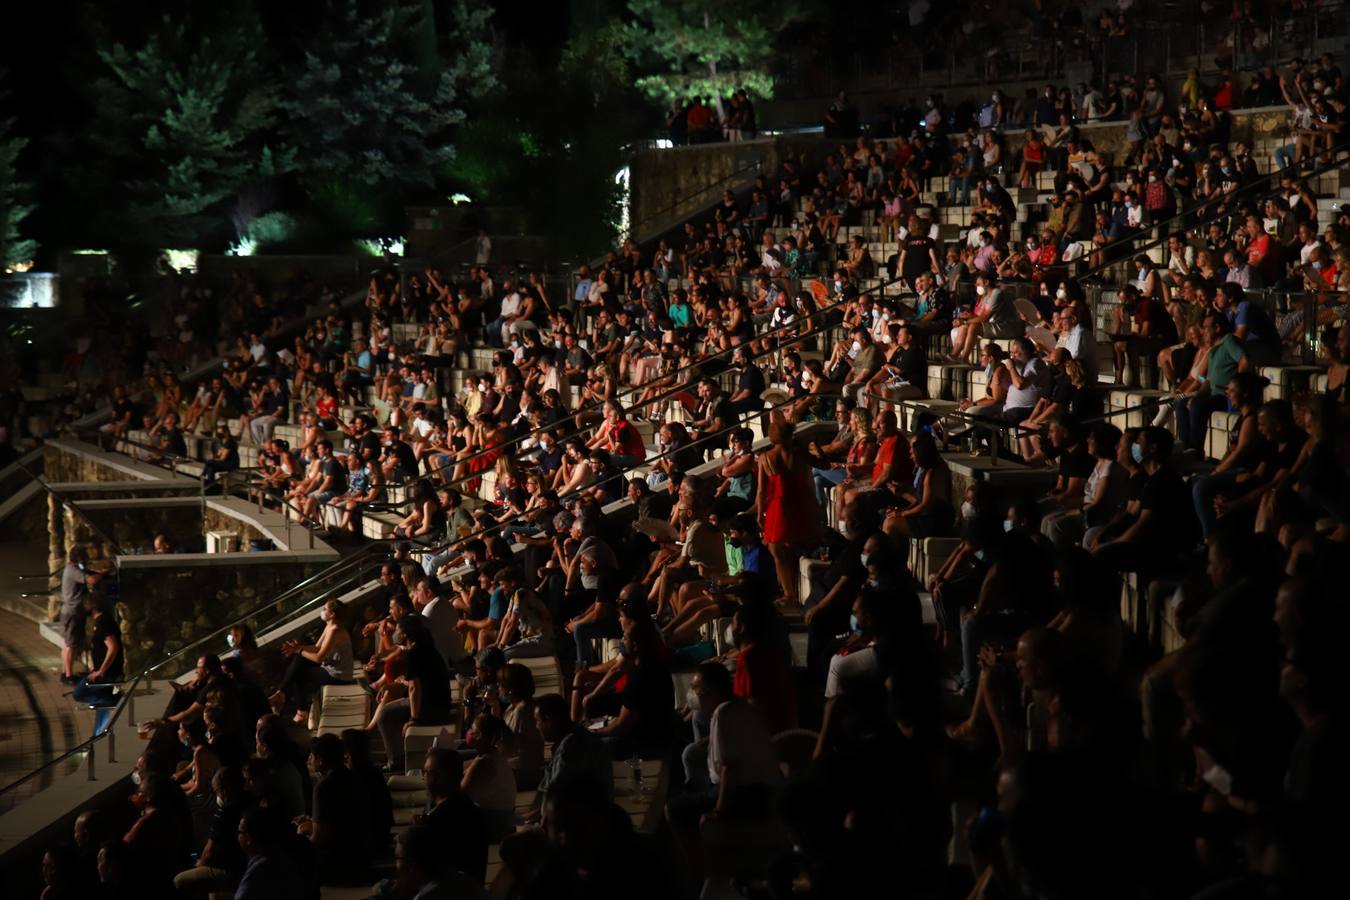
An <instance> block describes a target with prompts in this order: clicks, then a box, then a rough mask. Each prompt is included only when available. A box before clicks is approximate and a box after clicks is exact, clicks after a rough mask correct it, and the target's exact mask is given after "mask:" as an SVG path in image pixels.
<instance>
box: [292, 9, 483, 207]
mask: <svg viewBox="0 0 1350 900" xmlns="http://www.w3.org/2000/svg"><path fill="white" fill-rule="evenodd" d="M490 15H491V10H490V8H487V7H480V6H477V5H472V6H471V5H470V4H469V3H468V2H466V0H460V2H459V3H457V4H456V14H455V17H454V18H455V26H454V28H453V30H452V32H451V33H450V34H449V35H448V36H447V44H448V45H451V46H450V52H451V54H452V55H451V56H450V58H449V59H448V61H446V62H445V63H444V64H443V65H442V67H441V69H440V71H439V72H437V73H434V74H435V77H434V78H433V79H430V85H431V87H430V89H425V88H423V87H422V85H424V84H426V83H427V81H428V80H427V79H426V78H425V77H424V75H425V74H426V73H424V72H422V71H419V70H418V69H417V68H416V64H415V62H414V61H413V60H411V59H410V58H408V57H409V55H410V54H409V53H408V51H407V50H406V42H405V41H404V40H403V39H404V37H405V36H406V35H408V34H410V33H415V32H417V31H419V30H421V29H425V28H428V27H431V23H430V22H429V21H428V20H427V12H426V8H425V5H424V4H422V3H421V2H418V0H391V2H388V3H387V4H385V5H383V6H381V7H379V8H377V9H373V10H370V11H362V10H359V9H358V6H357V3H356V2H355V0H341V2H339V3H336V4H335V5H334V7H333V11H332V13H331V14H330V19H329V21H328V22H327V23H325V25H324V26H323V27H322V28H321V29H320V30H319V32H318V33H317V34H316V35H315V40H314V41H313V44H312V46H311V49H310V50H308V51H307V53H306V55H305V62H304V64H303V65H302V66H301V68H300V70H299V71H298V72H296V73H295V75H294V77H293V78H291V79H290V87H289V88H288V90H287V92H286V95H285V97H284V98H283V100H282V106H283V108H284V109H285V111H286V112H287V114H288V117H289V119H290V128H289V132H290V134H291V141H292V142H293V144H294V145H295V146H296V148H297V149H298V151H299V154H300V158H301V159H303V160H304V161H305V166H304V169H305V172H306V173H307V174H313V175H316V176H319V177H325V178H334V177H335V178H337V179H339V180H341V181H345V182H355V183H358V184H364V185H367V186H374V185H401V186H407V187H412V186H416V187H429V186H431V185H432V183H433V181H434V173H435V171H436V169H437V168H438V167H439V166H441V165H442V164H444V163H445V162H448V161H449V160H450V159H452V158H453V156H454V147H453V145H452V143H451V128H452V127H453V126H455V125H457V124H459V123H460V122H462V121H463V120H464V110H463V108H462V106H461V102H462V99H464V98H473V97H475V96H481V94H482V93H485V92H486V91H488V90H491V89H492V88H493V87H495V86H496V81H495V78H494V76H493V74H492V48H491V44H490V43H488V42H485V41H484V39H483V38H484V36H485V35H486V33H487V29H488V18H489V17H490Z"/></svg>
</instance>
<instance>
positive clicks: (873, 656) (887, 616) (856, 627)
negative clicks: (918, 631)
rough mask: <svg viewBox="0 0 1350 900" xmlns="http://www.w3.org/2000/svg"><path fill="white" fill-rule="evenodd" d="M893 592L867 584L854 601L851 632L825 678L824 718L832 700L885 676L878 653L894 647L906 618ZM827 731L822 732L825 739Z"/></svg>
mask: <svg viewBox="0 0 1350 900" xmlns="http://www.w3.org/2000/svg"><path fill="white" fill-rule="evenodd" d="M875 566H876V564H875V563H872V562H870V561H869V566H868V569H869V574H868V578H869V581H870V580H874V579H875V574H874V573H875V572H876V569H875ZM910 594H911V596H912V597H913V600H914V604H913V606H914V609H915V610H916V611H917V609H918V598H917V596H913V592H912V591H911V592H910ZM904 605H906V604H904V603H903V602H898V601H897V598H896V597H895V596H893V595H892V594H891V593H889V592H887V591H884V590H882V588H881V585H880V584H878V585H877V586H876V587H873V586H871V585H870V584H869V583H864V584H863V587H862V590H861V591H859V592H858V594H857V596H856V597H855V599H854V600H853V605H852V612H851V614H850V616H849V633H848V636H847V637H846V638H845V639H844V643H843V645H842V646H841V647H840V648H839V649H838V651H836V652H835V654H834V655H833V656H832V657H830V667H829V672H828V674H827V676H826V679H825V700H826V704H827V706H826V712H825V716H824V719H825V721H826V722H827V723H828V722H829V719H830V712H829V710H830V706H831V705H832V703H831V701H834V700H835V699H836V698H838V697H839V696H841V695H843V694H845V693H846V692H848V691H849V689H850V688H852V687H854V686H856V685H857V684H859V683H860V682H863V681H868V680H876V679H880V678H881V677H882V675H881V664H882V663H881V658H880V656H879V655H878V654H881V653H885V652H886V651H887V650H889V649H890V648H891V645H892V644H893V643H894V641H895V638H896V637H897V632H898V631H899V630H900V629H901V625H900V621H899V619H900V618H901V617H902V616H903V615H904V613H903V611H902V609H901V607H902V606H904ZM824 736H825V730H824V729H822V738H823V737H824Z"/></svg>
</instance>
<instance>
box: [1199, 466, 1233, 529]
mask: <svg viewBox="0 0 1350 900" xmlns="http://www.w3.org/2000/svg"><path fill="white" fill-rule="evenodd" d="M1244 474H1245V471H1244V470H1243V469H1228V470H1227V471H1224V472H1219V473H1217V474H1211V475H1197V476H1196V477H1195V478H1192V479H1191V501H1192V502H1193V503H1194V504H1195V515H1196V518H1198V519H1199V520H1200V531H1201V533H1202V534H1203V535H1204V536H1205V537H1209V536H1210V534H1211V533H1213V531H1214V526H1215V525H1216V524H1217V522H1218V516H1216V515H1214V498H1215V497H1219V496H1225V495H1228V494H1231V493H1233V492H1234V489H1235V488H1236V487H1237V486H1238V479H1239V478H1241V476H1242V475H1244Z"/></svg>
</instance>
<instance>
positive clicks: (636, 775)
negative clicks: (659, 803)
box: [628, 753, 642, 797]
mask: <svg viewBox="0 0 1350 900" xmlns="http://www.w3.org/2000/svg"><path fill="white" fill-rule="evenodd" d="M628 770H629V771H630V772H631V773H632V777H633V796H634V797H638V796H641V795H642V760H641V758H639V757H638V755H637V754H636V753H635V754H633V756H631V757H629V759H628Z"/></svg>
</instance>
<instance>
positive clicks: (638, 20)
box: [624, 0, 793, 102]
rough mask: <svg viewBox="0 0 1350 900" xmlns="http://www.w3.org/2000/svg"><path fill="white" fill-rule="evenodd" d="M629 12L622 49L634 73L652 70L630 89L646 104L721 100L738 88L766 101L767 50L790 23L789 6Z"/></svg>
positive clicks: (692, 2) (633, 7) (715, 0)
mask: <svg viewBox="0 0 1350 900" xmlns="http://www.w3.org/2000/svg"><path fill="white" fill-rule="evenodd" d="M628 10H629V13H630V14H631V15H632V17H633V21H632V22H631V23H629V25H628V27H627V29H626V30H625V34H624V50H625V52H626V53H627V54H628V56H629V58H630V59H631V60H633V62H634V63H635V64H637V65H638V66H639V67H640V68H641V69H643V70H646V69H649V68H655V69H656V70H657V71H654V72H651V73H650V74H646V75H642V76H640V77H639V78H638V79H637V80H636V82H635V83H636V85H637V87H638V88H639V89H640V90H641V91H642V92H643V93H644V94H646V95H647V96H648V97H651V98H652V99H654V100H659V101H662V102H669V101H671V100H674V99H676V98H678V99H682V100H688V99H692V98H694V97H715V98H719V99H720V98H722V97H726V96H729V95H730V94H731V93H732V92H734V91H736V90H739V89H744V90H745V91H746V92H747V93H749V94H750V96H752V97H760V98H763V97H770V96H772V95H773V76H772V74H771V72H770V62H771V60H772V55H773V45H774V40H775V38H777V36H778V35H779V34H780V33H781V32H782V31H783V29H784V28H786V27H787V25H788V24H789V23H790V21H791V19H792V17H793V13H792V7H791V5H790V4H787V5H785V4H780V3H775V4H765V3H760V2H756V0H628ZM653 63H654V65H653Z"/></svg>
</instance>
